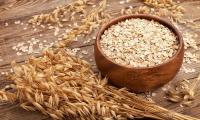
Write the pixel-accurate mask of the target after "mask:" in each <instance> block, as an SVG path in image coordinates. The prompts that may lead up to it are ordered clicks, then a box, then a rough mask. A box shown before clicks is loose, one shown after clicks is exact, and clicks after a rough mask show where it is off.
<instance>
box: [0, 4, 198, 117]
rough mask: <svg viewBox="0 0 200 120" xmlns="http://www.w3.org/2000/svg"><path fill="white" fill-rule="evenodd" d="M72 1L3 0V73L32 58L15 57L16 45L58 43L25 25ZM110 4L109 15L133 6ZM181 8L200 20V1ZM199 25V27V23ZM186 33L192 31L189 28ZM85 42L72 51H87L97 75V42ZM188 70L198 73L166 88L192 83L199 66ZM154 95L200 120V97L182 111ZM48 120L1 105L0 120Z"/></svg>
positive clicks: (160, 94) (0, 15) (0, 81)
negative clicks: (187, 81) (34, 39)
mask: <svg viewBox="0 0 200 120" xmlns="http://www.w3.org/2000/svg"><path fill="white" fill-rule="evenodd" d="M71 1H73V0H0V59H3V61H0V72H5V71H8V70H9V69H10V62H11V61H12V60H16V61H17V62H23V61H24V60H25V59H26V58H27V57H28V56H29V55H22V56H17V55H16V51H14V50H13V49H12V46H14V45H16V44H17V43H19V42H22V41H27V40H30V39H31V38H33V37H34V38H38V39H40V40H44V39H45V40H47V41H48V42H49V43H50V42H53V41H55V40H56V39H57V37H55V36H54V35H53V33H54V31H53V30H49V29H38V30H36V31H34V30H33V29H32V28H31V27H30V26H28V27H27V30H24V29H23V28H24V26H25V25H26V23H27V20H28V19H30V17H31V16H32V15H35V14H39V13H45V12H48V11H50V10H52V9H53V8H55V7H56V6H58V5H62V4H67V3H69V2H71ZM93 1H95V0H93ZM96 1H98V0H96ZM109 4H110V5H111V6H110V7H109V10H108V11H109V12H113V11H118V10H120V9H121V8H123V7H124V6H130V4H123V5H120V4H119V1H118V0H109ZM133 4H134V5H140V4H141V3H140V2H139V1H137V0H135V2H131V5H133ZM180 4H182V5H183V6H184V7H185V8H186V15H185V18H188V19H197V20H198V19H199V18H200V0H180ZM17 20H20V21H22V22H23V23H24V25H16V24H14V22H15V21H17ZM6 22H7V23H8V26H7V27H5V23H6ZM196 23H197V24H200V22H198V21H197V22H196ZM63 29H64V28H63ZM186 29H188V30H190V29H189V28H187V27H186ZM192 32H195V33H197V34H199V35H200V33H199V30H195V31H194V30H193V31H192ZM40 34H43V36H40ZM94 35H95V34H93V36H88V37H86V38H85V39H90V38H92V37H94ZM83 41H84V40H79V41H78V42H76V43H74V44H73V45H72V46H71V47H72V48H81V49H82V50H86V51H88V54H87V55H84V58H85V59H86V60H88V61H89V62H90V63H91V64H92V67H93V69H94V71H95V72H97V71H98V70H97V68H96V66H95V62H94V58H93V43H94V40H92V41H91V42H90V43H87V44H84V43H83ZM197 42H198V44H200V40H199V39H197ZM80 54H81V53H80ZM91 59H92V60H91ZM185 66H187V67H190V68H195V69H196V72H193V73H189V74H186V73H184V72H183V71H180V72H179V74H178V75H177V76H176V78H175V79H174V80H173V81H172V82H170V83H169V84H167V85H166V86H164V87H167V86H170V85H172V84H173V83H174V82H176V81H178V80H181V79H182V78H186V79H190V80H192V79H193V78H195V77H197V75H198V74H199V73H200V64H199V63H192V64H185ZM6 84H8V83H7V81H5V80H4V78H3V77H2V75H0V87H1V88H2V87H3V86H5V85H6ZM199 87H200V85H199ZM153 93H154V95H153V96H152V99H153V100H155V101H156V102H157V103H158V104H159V105H161V106H163V107H165V108H168V109H171V110H174V111H176V112H180V113H183V114H187V115H190V116H193V117H197V118H199V119H200V94H197V96H196V99H195V101H194V103H193V104H192V105H191V106H190V107H180V105H179V104H174V103H170V102H168V101H167V100H166V99H165V94H164V91H163V90H162V89H161V88H160V89H157V90H156V91H153ZM49 119H50V118H49V117H48V116H44V115H42V114H40V113H38V112H28V111H25V110H23V109H21V108H20V107H19V106H18V105H17V104H14V105H13V104H9V103H0V120H49Z"/></svg>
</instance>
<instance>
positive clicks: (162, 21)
mask: <svg viewBox="0 0 200 120" xmlns="http://www.w3.org/2000/svg"><path fill="white" fill-rule="evenodd" d="M133 18H141V19H147V20H154V21H156V22H159V23H160V24H162V25H164V26H166V27H168V28H169V29H170V30H171V31H172V32H173V33H174V34H175V35H176V39H177V41H179V47H178V50H177V52H176V54H174V55H173V56H172V57H170V58H169V59H167V60H166V61H164V62H163V63H161V64H157V65H154V66H151V67H134V66H129V65H122V64H118V63H116V62H115V61H114V60H112V59H111V58H109V57H108V56H106V55H105V54H104V53H103V51H102V49H101V46H100V40H101V36H102V34H103V33H104V31H105V30H107V29H108V28H110V27H111V26H112V25H115V24H117V23H119V22H121V21H125V20H127V19H133ZM95 45H96V47H97V49H98V50H99V52H100V53H101V55H102V56H103V57H104V58H106V60H108V61H109V62H111V63H113V64H115V65H117V66H120V67H123V68H128V69H138V70H141V69H153V68H158V67H161V66H163V65H166V64H168V63H169V62H171V61H173V60H174V59H175V58H177V56H178V55H179V53H181V51H182V48H184V42H183V37H182V35H181V33H180V32H179V30H178V29H177V28H176V27H175V26H174V25H173V24H172V23H171V22H168V21H167V20H165V19H163V18H161V17H158V16H154V15H147V14H131V15H123V16H120V17H117V18H114V19H112V20H110V21H109V22H108V23H106V24H105V25H103V27H101V29H100V30H99V32H98V34H97V37H96V41H95ZM183 50H184V49H183ZM95 54H96V53H95Z"/></svg>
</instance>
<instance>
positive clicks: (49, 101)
mask: <svg viewBox="0 0 200 120" xmlns="http://www.w3.org/2000/svg"><path fill="white" fill-rule="evenodd" d="M12 67H13V71H14V73H11V74H10V77H9V78H10V80H11V81H13V83H14V84H15V86H14V87H13V89H14V92H9V91H5V90H4V91H1V92H0V99H1V100H3V101H10V102H14V101H15V102H19V103H20V106H21V107H22V108H24V109H26V110H30V111H34V110H38V111H40V112H42V113H43V114H45V115H49V116H51V117H52V118H53V119H63V118H64V116H69V118H71V119H90V120H105V119H128V118H135V117H151V118H156V119H172V120H197V119H195V118H192V117H189V116H185V115H182V114H178V113H175V112H172V111H169V110H166V109H164V108H162V107H159V106H157V105H156V104H155V103H153V102H149V101H146V100H145V99H142V98H139V97H137V96H136V95H135V94H134V93H130V92H128V91H127V90H126V89H117V88H115V87H111V86H109V85H107V80H106V79H103V80H102V79H100V78H98V77H96V75H95V74H94V73H93V72H92V70H91V68H90V66H89V64H88V63H87V62H86V61H83V60H81V59H79V58H76V57H73V56H70V55H69V54H68V53H66V52H65V51H64V50H59V51H55V52H53V51H51V50H49V51H46V52H44V55H43V56H41V57H39V58H34V57H31V58H29V59H28V60H27V61H26V64H23V65H18V64H16V63H14V62H13V63H12Z"/></svg>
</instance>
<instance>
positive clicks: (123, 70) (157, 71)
mask: <svg viewBox="0 0 200 120" xmlns="http://www.w3.org/2000/svg"><path fill="white" fill-rule="evenodd" d="M131 18H141V19H147V20H154V21H157V22H159V23H161V24H162V25H164V26H166V27H168V28H169V29H170V30H171V31H172V32H174V34H175V35H176V36H177V40H178V41H179V48H178V50H177V52H176V54H175V55H174V56H173V57H171V58H170V59H168V60H167V61H165V62H163V63H162V64H159V65H155V66H153V67H146V68H137V67H130V66H125V65H119V64H117V63H116V62H114V61H113V60H111V59H110V58H108V57H107V56H106V55H105V54H104V53H103V51H102V50H101V46H100V39H101V35H102V34H103V33H104V31H105V30H107V29H108V28H109V27H111V26H112V25H115V24H117V23H118V22H121V21H124V20H126V19H131ZM144 29H145V28H144ZM94 50H95V61H96V64H97V67H98V68H99V70H100V71H101V74H102V75H103V76H106V77H107V78H108V79H109V82H111V83H112V84H113V85H115V86H117V87H126V88H129V89H130V90H133V91H135V92H146V91H150V90H153V89H155V88H158V87H160V86H162V85H164V84H166V83H167V82H169V81H170V80H172V79H173V78H174V77H175V75H176V74H177V72H178V71H179V70H180V67H181V65H182V62H183V57H184V43H183V38H182V35H181V34H180V32H179V31H178V30H177V28H176V27H174V26H173V25H172V24H171V23H169V22H168V21H166V20H164V19H162V18H159V17H155V16H151V15H143V14H139V15H126V16H121V17H119V18H116V19H114V20H111V21H110V22H109V23H107V24H106V25H105V26H103V27H102V28H101V29H100V31H99V33H98V35H97V39H96V43H95V46H94Z"/></svg>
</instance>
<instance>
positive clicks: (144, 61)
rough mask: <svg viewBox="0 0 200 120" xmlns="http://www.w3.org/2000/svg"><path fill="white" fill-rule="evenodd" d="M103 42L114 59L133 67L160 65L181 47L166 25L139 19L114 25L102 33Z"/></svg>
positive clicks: (103, 47)
mask: <svg viewBox="0 0 200 120" xmlns="http://www.w3.org/2000/svg"><path fill="white" fill-rule="evenodd" d="M100 44H101V48H102V50H103V52H104V54H105V55H106V56H108V57H109V58H111V59H112V60H113V61H115V62H116V63H118V64H121V65H129V66H134V67H152V66H155V65H158V64H161V63H163V62H165V61H166V60H168V59H169V58H171V57H172V56H173V55H174V54H175V53H176V51H177V49H178V41H177V40H176V36H175V35H174V33H172V32H171V31H170V30H169V29H168V28H167V27H165V26H163V25H161V24H159V23H158V22H155V21H149V20H145V19H139V18H138V19H129V20H126V21H123V22H120V23H118V24H116V25H113V26H111V27H110V28H109V29H108V30H106V31H105V32H104V34H103V35H102V36H101V40H100Z"/></svg>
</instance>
